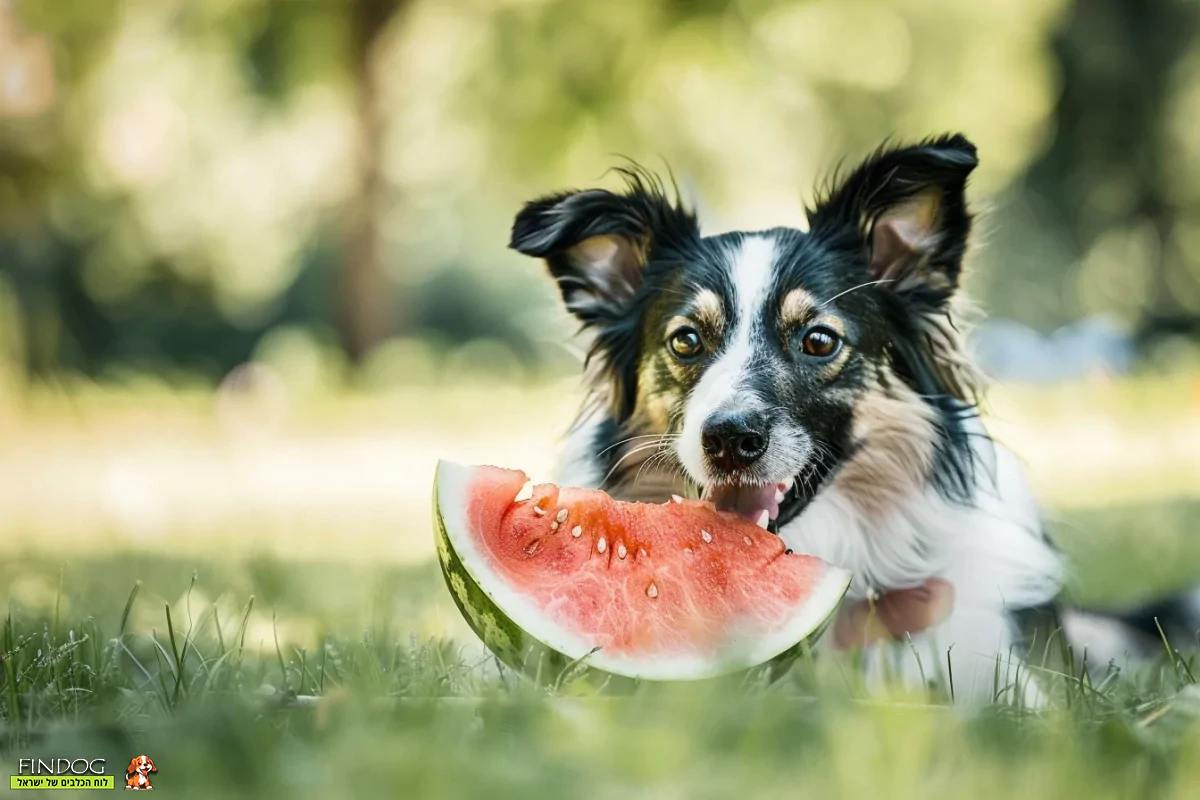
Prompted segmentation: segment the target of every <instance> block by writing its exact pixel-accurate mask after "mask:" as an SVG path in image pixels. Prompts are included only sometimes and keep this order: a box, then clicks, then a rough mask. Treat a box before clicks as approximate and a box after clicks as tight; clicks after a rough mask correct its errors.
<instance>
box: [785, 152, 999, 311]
mask: <svg viewBox="0 0 1200 800" xmlns="http://www.w3.org/2000/svg"><path fill="white" fill-rule="evenodd" d="M978 163H979V159H978V158H977V156H976V153H975V145H973V144H971V142H970V141H968V140H967V138H966V137H965V136H962V135H961V134H955V135H952V136H943V137H939V138H936V139H930V140H928V141H925V142H922V143H921V144H918V145H914V146H911V147H901V148H893V149H885V150H880V151H879V152H877V153H875V154H874V155H872V156H871V157H870V158H868V159H867V160H866V161H865V162H863V163H862V164H861V165H860V166H859V167H858V168H857V169H855V170H854V171H853V172H852V173H851V174H850V175H849V177H847V178H846V179H845V180H844V181H843V182H841V184H840V185H839V186H837V188H835V189H834V190H833V191H832V192H831V193H830V194H829V196H828V197H827V198H826V199H825V200H824V201H822V202H820V203H818V204H817V207H816V208H815V209H814V210H813V211H811V212H809V225H810V229H811V230H812V231H813V232H814V233H817V232H821V231H824V232H827V233H829V234H832V235H833V236H837V234H838V233H839V232H845V231H847V230H850V231H852V233H853V234H854V235H855V239H854V242H855V245H854V246H859V247H863V248H865V253H866V260H867V265H868V270H869V277H870V278H871V279H872V280H877V281H880V282H881V284H880V288H882V289H890V290H892V291H895V292H897V293H900V294H902V295H905V296H906V297H908V298H911V299H915V300H920V301H924V302H927V303H930V304H932V305H935V306H941V305H943V304H944V303H945V302H946V301H947V300H948V299H949V298H950V296H951V295H952V294H953V293H954V291H955V289H957V288H958V283H959V276H960V274H961V272H962V260H963V254H964V252H965V251H966V247H967V236H968V234H969V233H970V229H971V215H970V213H969V212H968V211H967V205H966V198H965V190H966V186H967V176H969V175H970V174H971V172H972V170H974V169H975V167H976V165H977V164H978Z"/></svg>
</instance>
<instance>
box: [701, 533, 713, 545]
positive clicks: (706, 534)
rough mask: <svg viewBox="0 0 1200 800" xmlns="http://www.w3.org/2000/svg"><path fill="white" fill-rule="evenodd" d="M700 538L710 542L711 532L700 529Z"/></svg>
mask: <svg viewBox="0 0 1200 800" xmlns="http://www.w3.org/2000/svg"><path fill="white" fill-rule="evenodd" d="M700 538H701V539H703V540H704V541H706V542H711V541H712V534H711V533H709V532H708V531H700Z"/></svg>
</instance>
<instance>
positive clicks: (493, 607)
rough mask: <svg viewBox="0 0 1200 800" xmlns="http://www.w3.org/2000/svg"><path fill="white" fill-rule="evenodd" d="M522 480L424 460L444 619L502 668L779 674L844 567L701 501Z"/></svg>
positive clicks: (817, 621)
mask: <svg viewBox="0 0 1200 800" xmlns="http://www.w3.org/2000/svg"><path fill="white" fill-rule="evenodd" d="M527 482H528V481H527V478H526V476H525V473H523V472H518V471H515V470H507V469H499V468H497V467H464V466H460V465H457V464H452V463H448V462H444V461H443V462H441V463H439V464H438V468H437V476H436V478H435V480H434V516H435V518H436V520H437V522H436V531H435V533H436V536H437V547H438V555H439V559H440V561H441V565H442V572H443V574H444V575H445V578H446V584H447V586H448V587H449V588H450V592H451V594H452V595H453V597H454V601H455V603H456V604H457V605H458V608H459V610H460V611H461V612H462V614H463V616H464V617H465V618H466V619H467V622H468V623H469V624H470V625H471V627H472V629H473V630H474V631H475V632H476V633H477V634H478V635H479V637H480V638H481V639H482V640H483V641H484V643H485V644H486V645H487V646H488V647H489V648H490V649H491V650H492V651H493V652H494V653H495V654H496V655H497V656H498V657H499V658H500V659H501V660H502V661H504V662H505V663H506V664H508V665H510V666H512V667H514V668H517V669H523V670H526V671H529V672H535V671H536V672H537V673H540V674H541V675H543V676H550V675H554V674H558V673H559V672H561V670H562V669H563V668H564V667H566V666H568V665H570V664H572V663H574V662H579V661H581V660H582V661H583V662H584V663H585V664H586V666H587V667H590V668H594V669H598V670H601V671H603V672H607V673H611V674H614V675H620V676H625V677H629V678H640V679H645V680H698V679H704V678H712V677H716V676H719V675H722V674H727V673H731V672H737V671H741V670H745V669H748V668H751V667H756V666H759V665H763V664H768V663H770V664H771V666H772V671H773V672H779V671H781V668H782V667H783V666H786V665H787V664H789V663H790V662H791V660H792V659H794V658H795V657H796V656H797V655H799V653H800V652H801V650H802V648H803V646H804V645H805V644H806V643H812V642H813V641H815V640H816V638H817V637H818V636H819V635H820V634H821V632H822V631H823V630H824V627H825V625H826V623H827V622H828V621H829V619H830V618H831V617H832V615H833V612H834V610H835V609H836V608H837V606H838V603H839V602H841V599H842V596H843V595H844V594H845V593H846V589H847V587H848V586H849V585H850V577H851V576H850V573H848V572H846V571H845V570H841V569H837V568H835V567H832V566H830V565H829V564H826V563H825V562H823V561H821V560H820V559H817V558H813V557H811V556H805V555H799V554H793V553H791V552H789V551H787V550H786V549H785V546H784V543H783V541H782V540H781V539H780V538H779V537H778V536H775V535H774V534H772V533H768V532H767V531H765V530H763V529H762V528H759V527H758V526H757V525H755V524H753V523H751V522H747V521H746V520H744V519H741V518H739V517H738V516H737V515H735V514H733V513H729V512H725V511H717V510H716V509H715V508H714V507H713V506H712V504H711V503H709V502H707V501H700V500H683V499H682V498H675V500H673V501H672V502H668V503H666V504H664V505H655V504H647V503H624V502H619V501H617V500H614V499H612V498H611V497H609V496H608V495H607V494H605V493H604V492H600V491H594V490H585V489H573V488H565V487H564V488H560V487H557V486H554V485H550V484H545V485H540V486H536V487H534V488H533V491H532V494H531V495H529V496H528V497H523V498H522V499H518V495H519V494H528V493H527V492H522V489H523V488H524V487H525V485H526V484H527Z"/></svg>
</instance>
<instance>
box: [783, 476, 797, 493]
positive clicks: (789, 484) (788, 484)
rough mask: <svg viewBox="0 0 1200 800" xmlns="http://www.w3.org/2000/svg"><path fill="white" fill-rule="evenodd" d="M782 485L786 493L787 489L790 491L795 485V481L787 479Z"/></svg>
mask: <svg viewBox="0 0 1200 800" xmlns="http://www.w3.org/2000/svg"><path fill="white" fill-rule="evenodd" d="M782 485H783V490H784V491H785V492H786V491H787V490H788V489H791V488H792V487H793V486H795V485H796V479H795V478H788V479H787V480H786V481H784V482H783V484H782Z"/></svg>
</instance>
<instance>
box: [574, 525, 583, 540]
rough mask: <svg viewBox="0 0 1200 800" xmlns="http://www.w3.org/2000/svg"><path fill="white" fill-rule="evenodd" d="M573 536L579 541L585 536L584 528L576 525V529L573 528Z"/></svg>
mask: <svg viewBox="0 0 1200 800" xmlns="http://www.w3.org/2000/svg"><path fill="white" fill-rule="evenodd" d="M571 535H572V536H574V537H575V538H576V539H578V538H579V537H580V536H582V535H583V526H582V525H576V526H575V527H574V528H571Z"/></svg>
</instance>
